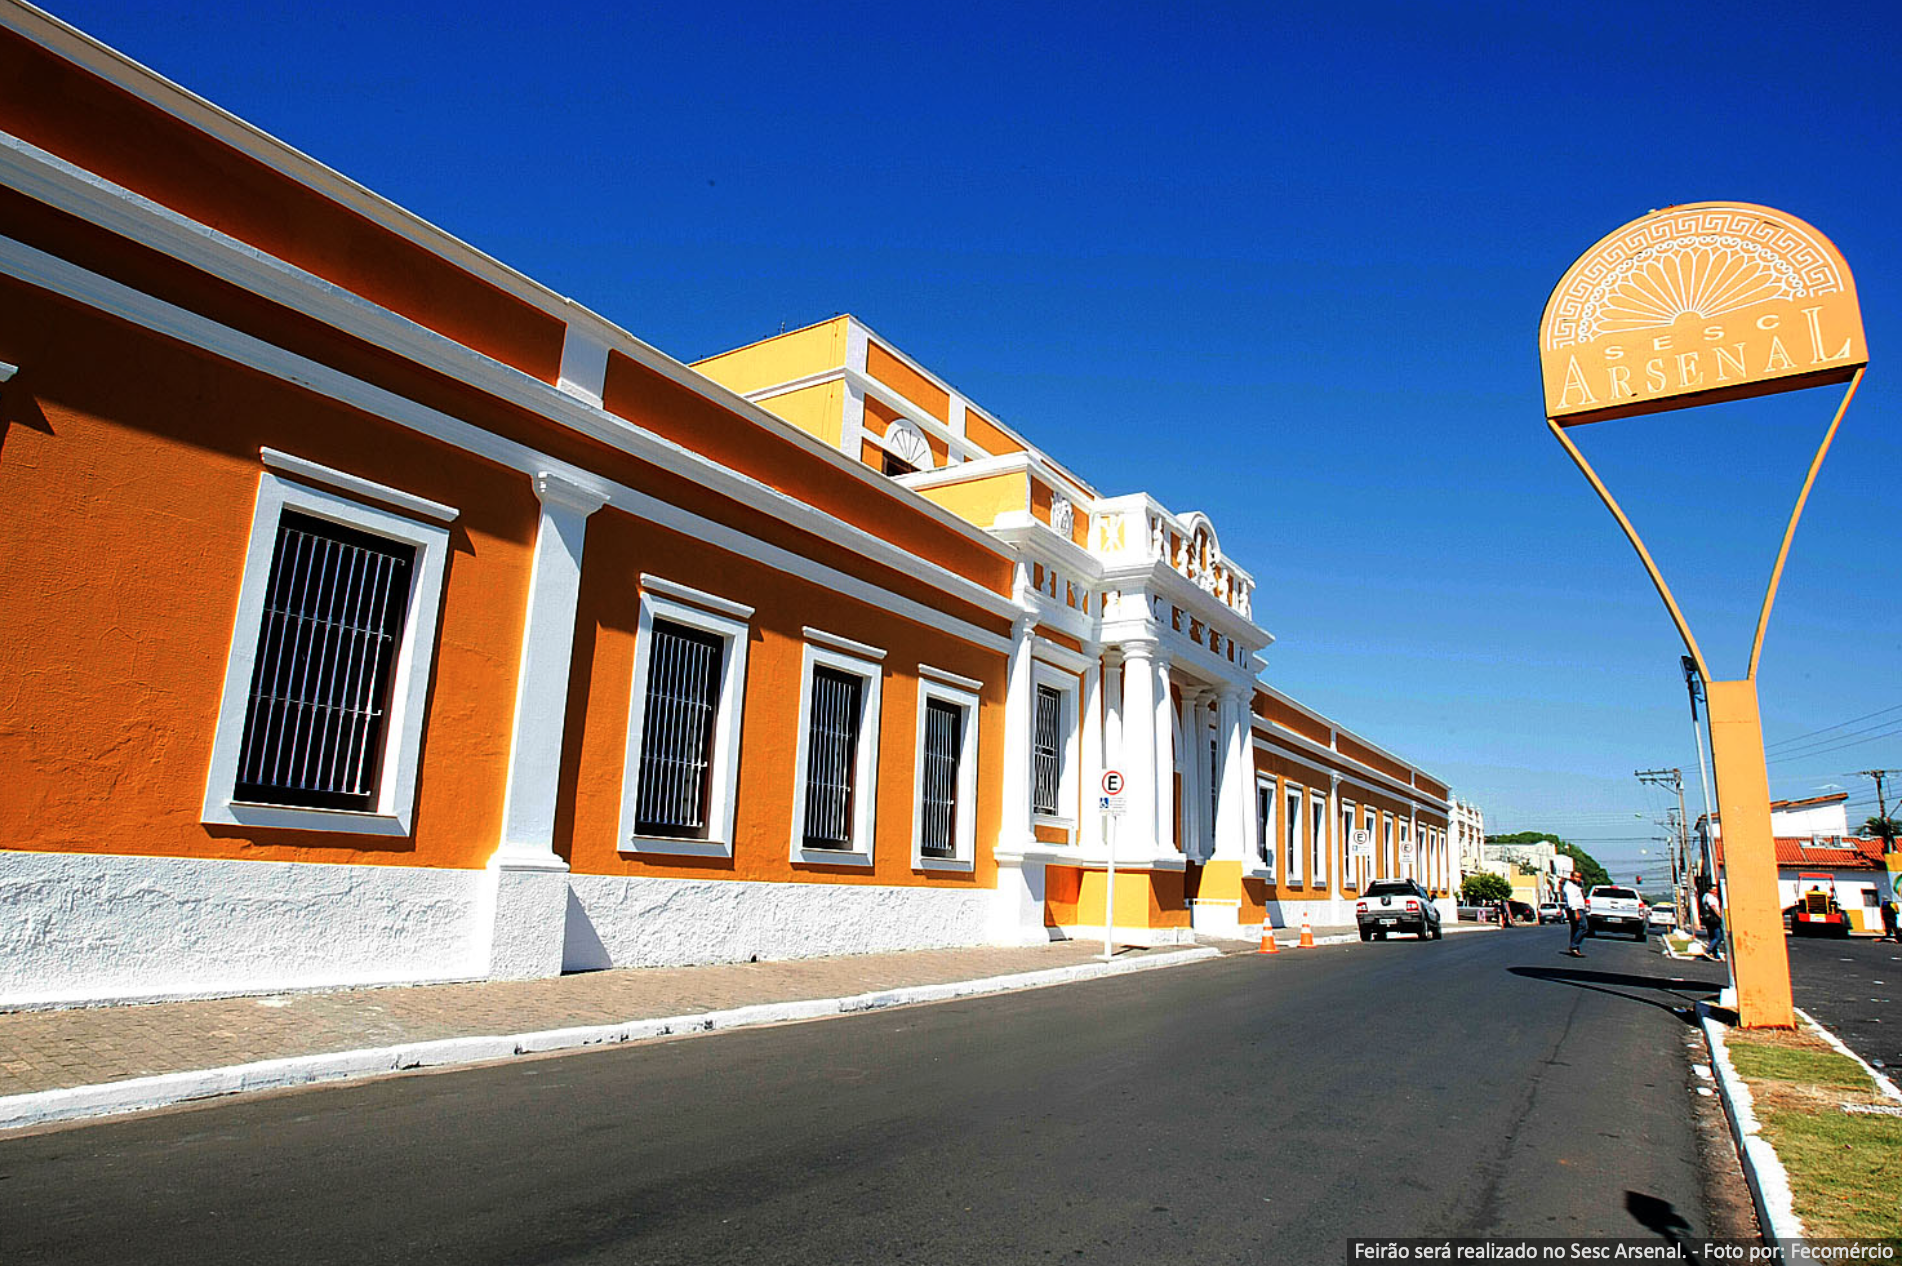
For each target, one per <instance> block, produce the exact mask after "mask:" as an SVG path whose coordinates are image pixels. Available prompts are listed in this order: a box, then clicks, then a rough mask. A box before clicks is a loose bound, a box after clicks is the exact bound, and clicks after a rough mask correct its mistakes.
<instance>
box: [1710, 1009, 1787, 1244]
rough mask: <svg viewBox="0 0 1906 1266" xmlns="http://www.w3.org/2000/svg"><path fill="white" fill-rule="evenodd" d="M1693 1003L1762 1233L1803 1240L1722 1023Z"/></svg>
mask: <svg viewBox="0 0 1906 1266" xmlns="http://www.w3.org/2000/svg"><path fill="white" fill-rule="evenodd" d="M1694 1007H1695V1011H1696V1013H1697V1014H1698V1015H1699V1016H1700V1017H1701V1032H1702V1033H1703V1034H1704V1035H1705V1036H1706V1037H1707V1054H1708V1062H1709V1064H1710V1065H1711V1066H1712V1067H1713V1069H1714V1080H1715V1081H1716V1082H1717V1083H1719V1085H1720V1090H1721V1104H1722V1106H1723V1107H1725V1108H1726V1109H1727V1128H1728V1131H1729V1133H1731V1134H1733V1136H1734V1150H1735V1151H1736V1152H1737V1153H1738V1154H1739V1155H1740V1158H1741V1171H1742V1172H1743V1173H1745V1174H1746V1175H1747V1190H1748V1192H1749V1194H1751V1195H1752V1196H1753V1198H1754V1212H1755V1213H1757V1214H1759V1215H1760V1233H1761V1238H1762V1239H1763V1240H1764V1241H1766V1242H1767V1243H1768V1244H1770V1245H1771V1244H1774V1243H1775V1242H1776V1241H1779V1240H1804V1239H1806V1238H1807V1232H1806V1228H1805V1227H1803V1226H1801V1225H1800V1219H1799V1217H1797V1216H1796V1215H1795V1214H1794V1211H1793V1187H1792V1186H1791V1185H1789V1183H1788V1182H1787V1169H1786V1167H1785V1166H1784V1165H1782V1164H1781V1163H1780V1157H1778V1156H1776V1155H1775V1154H1774V1148H1773V1144H1771V1143H1769V1142H1768V1141H1767V1140H1766V1139H1764V1138H1761V1137H1760V1122H1759V1120H1757V1119H1756V1118H1755V1116H1754V1096H1753V1094H1752V1092H1750V1091H1749V1090H1748V1088H1747V1083H1746V1082H1745V1081H1742V1080H1741V1076H1740V1074H1739V1073H1737V1072H1735V1071H1734V1063H1733V1061H1732V1060H1730V1059H1729V1058H1728V1057H1727V1042H1726V1040H1725V1038H1724V1034H1725V1032H1726V1026H1725V1025H1723V1024H1722V1023H1721V1022H1720V1021H1719V1020H1716V1019H1715V1018H1714V1013H1713V1010H1712V1009H1711V1008H1710V1007H1709V1006H1708V1004H1707V1003H1705V1002H1697V1003H1695V1004H1694Z"/></svg>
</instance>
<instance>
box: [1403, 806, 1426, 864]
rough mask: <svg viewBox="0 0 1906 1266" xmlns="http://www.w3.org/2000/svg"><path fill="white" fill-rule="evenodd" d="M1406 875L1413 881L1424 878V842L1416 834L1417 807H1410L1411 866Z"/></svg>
mask: <svg viewBox="0 0 1906 1266" xmlns="http://www.w3.org/2000/svg"><path fill="white" fill-rule="evenodd" d="M1404 873H1406V874H1407V875H1409V877H1410V878H1411V879H1421V878H1422V877H1423V841H1422V840H1421V839H1420V838H1418V836H1417V832H1416V806H1415V805H1411V806H1410V865H1409V869H1408V870H1407V871H1406V872H1404Z"/></svg>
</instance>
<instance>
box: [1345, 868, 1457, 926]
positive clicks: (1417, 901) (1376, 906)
mask: <svg viewBox="0 0 1906 1266" xmlns="http://www.w3.org/2000/svg"><path fill="white" fill-rule="evenodd" d="M1405 931H1409V932H1415V933H1416V938H1417V939H1418V940H1420V941H1431V940H1435V941H1440V940H1442V939H1443V912H1442V911H1440V910H1438V909H1437V908H1436V903H1435V902H1434V901H1432V900H1430V895H1429V894H1428V893H1427V892H1424V891H1423V885H1421V884H1419V883H1417V882H1416V881H1415V880H1414V879H1392V878H1386V879H1377V880H1373V881H1371V884H1370V886H1369V887H1368V888H1366V889H1364V891H1363V895H1362V896H1361V897H1359V898H1357V935H1358V936H1361V937H1362V938H1363V939H1364V940H1366V941H1367V940H1370V939H1371V938H1372V937H1374V938H1375V939H1377V940H1379V941H1381V940H1384V939H1386V938H1387V937H1388V936H1389V935H1390V933H1392V932H1405Z"/></svg>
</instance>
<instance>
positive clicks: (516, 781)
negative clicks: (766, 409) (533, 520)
mask: <svg viewBox="0 0 1906 1266" xmlns="http://www.w3.org/2000/svg"><path fill="white" fill-rule="evenodd" d="M536 496H537V499H538V500H539V501H541V502H542V518H541V521H540V522H539V523H538V524H537V528H536V549H535V553H534V555H533V556H532V558H531V562H530V581H529V607H528V610H527V611H526V612H525V613H524V616H523V647H522V657H521V660H520V661H519V663H518V665H517V675H516V718H515V721H514V722H513V724H512V726H511V731H510V765H509V775H508V780H507V782H506V783H505V784H504V788H503V838H502V839H501V840H500V841H499V843H498V847H497V850H496V854H495V856H493V857H492V858H491V859H490V870H491V871H492V872H493V874H494V876H495V887H494V890H493V892H492V894H491V897H490V899H491V900H493V901H494V909H493V912H492V915H491V920H490V927H491V945H490V974H491V975H492V976H505V977H531V976H553V975H556V974H558V973H559V972H561V970H562V951H563V922H564V919H565V917H566V915H567V911H568V897H569V887H568V880H567V878H566V873H567V871H568V870H569V865H568V863H567V862H565V861H563V859H562V858H560V857H558V856H557V855H556V850H555V832H556V792H557V779H558V774H559V772H560V770H561V766H562V749H563V728H564V717H565V715H566V713H567V711H568V706H567V705H568V699H569V657H570V651H571V649H572V648H573V647H574V645H575V641H576V598H577V595H578V594H579V593H580V592H581V589H582V548H583V537H584V533H585V531H586V529H587V527H588V523H589V516H590V515H592V514H594V513H595V512H596V511H597V510H599V509H601V508H602V506H603V503H604V502H605V501H606V500H607V498H606V497H605V496H604V495H603V494H601V493H599V492H596V491H594V490H592V489H589V488H584V487H582V486H580V485H577V484H573V483H571V482H569V481H568V480H566V479H563V478H561V477H559V476H556V475H552V474H549V473H547V472H544V473H541V474H539V475H537V476H536Z"/></svg>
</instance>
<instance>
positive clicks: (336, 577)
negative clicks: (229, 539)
mask: <svg viewBox="0 0 1906 1266" xmlns="http://www.w3.org/2000/svg"><path fill="white" fill-rule="evenodd" d="M415 558H416V549H415V547H413V546H411V545H407V544H403V543H400V542H397V541H392V540H388V539H386V538H384V537H380V536H376V535H373V534H371V533H369V532H362V531H358V530H356V529H354V528H348V527H344V526H342V525H341V524H337V523H331V522H328V521H326V520H323V519H318V518H315V517H312V516H310V515H305V514H299V513H296V512H295V511H291V510H286V511H285V512H284V513H283V514H282V515H281V516H280V518H279V520H278V534H277V541H276V545H275V547H274V549H273V552H272V560H271V574H270V578H269V579H268V581H267V582H266V587H265V599H264V617H263V622H262V625H261V627H260V629H259V635H258V653H257V657H256V660H255V662H254V667H253V671H252V679H251V688H250V693H249V699H248V702H247V705H246V712H245V728H244V737H243V738H242V739H241V741H240V744H239V754H238V768H237V777H236V779H235V781H234V784H233V792H232V796H233V799H235V800H238V801H244V802H250V803H255V804H273V805H293V806H298V807H302V808H318V809H350V810H370V809H375V808H376V807H377V805H378V791H379V784H380V780H381V778H382V773H383V756H384V750H385V748H386V746H387V744H386V742H385V729H386V724H387V721H388V714H389V708H390V697H391V667H392V662H393V659H394V657H395V654H396V649H397V646H398V643H399V640H400V639H401V638H402V636H403V629H404V617H405V612H406V609H407V607H408V605H409V599H410V580H411V570H412V565H413V563H414V562H415Z"/></svg>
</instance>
